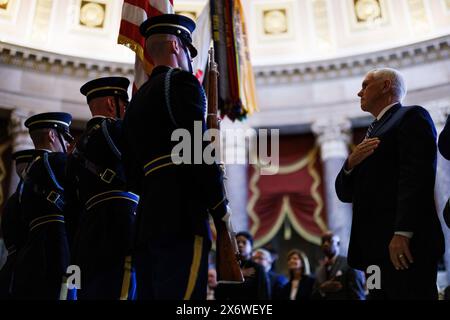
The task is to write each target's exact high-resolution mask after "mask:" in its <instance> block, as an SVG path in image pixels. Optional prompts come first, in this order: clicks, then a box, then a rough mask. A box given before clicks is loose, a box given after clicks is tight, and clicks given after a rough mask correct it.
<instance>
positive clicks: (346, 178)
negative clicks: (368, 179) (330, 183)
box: [335, 160, 357, 203]
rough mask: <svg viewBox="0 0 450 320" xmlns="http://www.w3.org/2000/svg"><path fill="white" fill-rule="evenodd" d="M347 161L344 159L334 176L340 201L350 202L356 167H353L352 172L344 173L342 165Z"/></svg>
mask: <svg viewBox="0 0 450 320" xmlns="http://www.w3.org/2000/svg"><path fill="white" fill-rule="evenodd" d="M346 163H347V160H345V163H344V165H343V166H342V168H341V171H339V174H338V175H337V177H336V182H335V188H336V194H337V196H338V198H339V200H341V201H342V202H346V203H352V201H353V188H354V180H355V179H354V175H355V171H356V170H357V168H354V169H353V170H352V172H350V173H345V171H344V167H345V164H346Z"/></svg>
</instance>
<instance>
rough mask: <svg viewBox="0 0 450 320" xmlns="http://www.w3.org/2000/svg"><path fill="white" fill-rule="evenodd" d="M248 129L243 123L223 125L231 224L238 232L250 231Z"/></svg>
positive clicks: (222, 133) (225, 121)
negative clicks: (248, 209) (248, 212)
mask: <svg viewBox="0 0 450 320" xmlns="http://www.w3.org/2000/svg"><path fill="white" fill-rule="evenodd" d="M247 130H248V127H247V126H246V125H245V124H243V123H236V122H235V123H232V122H231V121H229V120H224V121H222V123H221V136H222V153H223V157H222V158H223V159H222V160H223V161H224V162H225V169H226V180H225V187H226V189H227V196H228V200H229V205H230V208H231V210H232V212H233V215H232V218H231V222H232V224H233V227H234V230H235V231H236V232H239V231H242V230H248V222H249V221H248V214H247V200H248V199H247V197H248V195H247V188H248V182H247V176H248V174H247V170H248V161H247V147H246V146H247V142H248V137H247V134H248V131H247Z"/></svg>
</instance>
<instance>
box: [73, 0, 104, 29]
mask: <svg viewBox="0 0 450 320" xmlns="http://www.w3.org/2000/svg"><path fill="white" fill-rule="evenodd" d="M105 17H106V4H105V3H101V2H96V1H84V0H83V1H81V4H80V19H79V21H78V23H79V24H80V25H81V26H85V27H87V28H100V29H102V28H103V27H104V23H105Z"/></svg>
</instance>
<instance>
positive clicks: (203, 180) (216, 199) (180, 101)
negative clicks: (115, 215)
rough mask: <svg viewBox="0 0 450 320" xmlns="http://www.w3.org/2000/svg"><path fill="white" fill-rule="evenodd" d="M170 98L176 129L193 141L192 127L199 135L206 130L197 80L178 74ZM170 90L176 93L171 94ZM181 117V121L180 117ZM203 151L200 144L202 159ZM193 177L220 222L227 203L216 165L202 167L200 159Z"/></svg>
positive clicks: (210, 209)
mask: <svg viewBox="0 0 450 320" xmlns="http://www.w3.org/2000/svg"><path fill="white" fill-rule="evenodd" d="M171 89H172V94H171V96H172V97H175V107H176V113H175V115H174V116H175V118H176V121H177V122H179V123H178V124H179V126H180V127H182V128H184V129H186V130H188V131H189V133H190V136H191V137H192V138H194V139H197V138H198V137H196V135H195V134H194V130H195V126H197V128H198V127H199V126H201V130H202V134H203V133H204V132H205V130H206V121H205V112H206V110H205V106H206V101H205V99H206V98H205V95H204V91H203V88H202V87H201V86H200V83H199V82H198V80H197V79H196V78H195V77H194V76H193V75H191V74H190V73H188V72H184V71H181V72H178V73H175V75H174V76H173V84H172V87H171ZM173 90H176V92H174V91H173ZM180 116H181V117H180ZM194 139H191V140H192V143H191V147H192V148H191V156H192V157H191V160H192V162H191V163H194V160H196V159H194V154H195V151H196V150H195V142H196V141H193V140H194ZM206 147H207V142H203V141H202V147H201V148H202V149H201V151H202V155H203V151H204V150H205V148H206ZM197 152H198V150H197ZM192 168H193V176H194V177H195V180H196V181H197V183H199V186H200V189H201V192H202V195H204V199H205V201H206V206H207V208H208V209H209V212H210V213H211V215H212V216H213V217H214V218H221V217H223V215H224V214H225V213H226V205H227V203H228V200H227V199H226V198H225V191H224V189H223V173H222V170H221V169H220V167H219V166H218V165H217V164H216V163H213V164H207V163H205V161H204V159H203V157H201V164H194V165H193V166H192Z"/></svg>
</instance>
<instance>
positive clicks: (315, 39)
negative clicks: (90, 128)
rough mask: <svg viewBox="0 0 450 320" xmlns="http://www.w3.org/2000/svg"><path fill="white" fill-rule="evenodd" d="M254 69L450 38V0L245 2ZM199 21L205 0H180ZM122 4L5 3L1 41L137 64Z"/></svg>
mask: <svg viewBox="0 0 450 320" xmlns="http://www.w3.org/2000/svg"><path fill="white" fill-rule="evenodd" d="M241 1H242V3H243V4H244V7H245V15H246V20H247V21H246V22H247V28H248V33H249V40H250V51H251V56H252V61H253V64H254V65H258V66H268V65H277V64H287V63H290V64H292V63H300V62H308V61H315V60H323V59H333V58H338V57H345V56H350V55H355V54H360V53H366V52H371V51H377V50H382V49H387V48H391V47H398V46H402V45H407V44H411V43H415V42H419V41H423V40H427V39H431V38H436V37H439V36H443V35H448V34H450V0H241ZM174 2H175V10H176V11H177V12H182V13H184V14H187V15H190V16H191V17H195V16H197V15H198V14H199V13H200V12H201V10H202V9H203V7H204V5H205V4H206V0H174ZM122 3H123V1H120V0H0V41H2V42H7V43H11V44H16V45H20V46H25V47H30V48H34V49H39V50H45V51H51V52H55V53H60V54H64V55H70V56H78V57H84V58H92V59H98V60H106V61H113V62H126V63H133V61H134V58H133V53H132V52H131V51H130V50H129V49H127V48H125V47H123V46H120V45H117V44H116V40H117V33H118V29H119V23H120V16H121V8H122Z"/></svg>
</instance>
